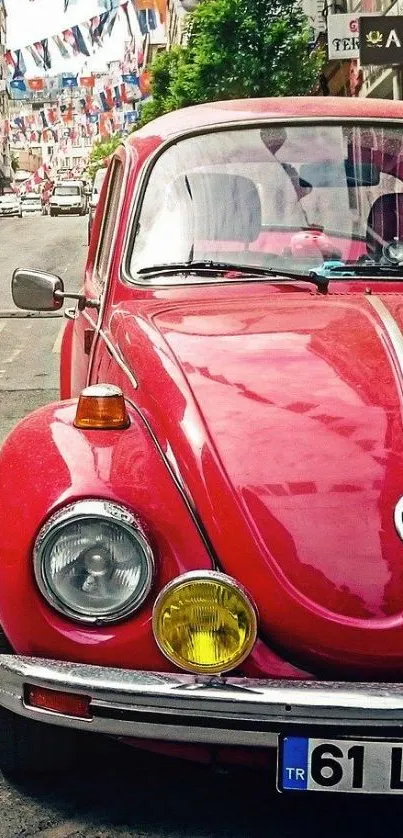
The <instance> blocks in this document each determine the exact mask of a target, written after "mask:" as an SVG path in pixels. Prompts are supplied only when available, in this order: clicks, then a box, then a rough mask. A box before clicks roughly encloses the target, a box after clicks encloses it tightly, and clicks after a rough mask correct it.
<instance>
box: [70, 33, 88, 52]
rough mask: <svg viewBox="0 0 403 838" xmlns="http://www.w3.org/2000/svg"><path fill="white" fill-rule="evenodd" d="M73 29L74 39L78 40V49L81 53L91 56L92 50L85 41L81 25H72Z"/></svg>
mask: <svg viewBox="0 0 403 838" xmlns="http://www.w3.org/2000/svg"><path fill="white" fill-rule="evenodd" d="M71 31H72V33H73V35H74V40H75V42H76V46H77V50H78V52H80V53H81V55H86V56H88V58H89V57H90V51H89V49H88V47H87V44H86V43H85V41H84V38H83V36H82V33H81V29H80V27H79V26H72V27H71Z"/></svg>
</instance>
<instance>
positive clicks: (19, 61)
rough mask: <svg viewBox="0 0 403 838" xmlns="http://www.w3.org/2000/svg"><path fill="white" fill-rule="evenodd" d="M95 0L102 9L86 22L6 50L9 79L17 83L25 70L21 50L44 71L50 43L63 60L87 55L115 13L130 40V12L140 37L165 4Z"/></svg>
mask: <svg viewBox="0 0 403 838" xmlns="http://www.w3.org/2000/svg"><path fill="white" fill-rule="evenodd" d="M99 3H100V4H101V5H102V8H104V11H102V12H101V13H100V14H99V15H95V16H93V17H91V18H90V19H89V20H88V21H84V22H83V23H81V24H76V25H74V26H71V27H69V28H66V29H64V30H63V31H62V32H59V33H57V34H56V35H52V36H49V37H48V38H43V39H42V40H41V41H36V42H34V43H33V44H27V45H26V46H25V47H23V48H19V49H17V50H15V51H10V50H8V51H6V53H5V59H6V62H7V65H8V67H9V70H10V73H11V76H12V79H13V81H15V82H18V81H20V80H21V79H24V77H25V75H26V73H27V70H26V64H25V60H24V55H23V53H24V50H25V51H26V53H27V55H29V56H30V58H31V59H32V61H33V62H34V64H35V67H37V68H38V69H41V70H44V71H45V72H47V71H48V70H50V69H51V68H52V54H51V46H52V49H57V53H58V55H59V56H60V57H61V58H63V59H66V60H67V59H69V58H72V57H77V56H80V55H82V56H83V57H85V58H91V55H92V54H93V53H94V51H96V50H97V49H99V48H101V47H102V46H103V43H104V39H105V37H110V36H111V35H112V32H113V30H114V27H115V24H116V21H117V19H118V15H119V14H121V15H122V17H123V19H124V20H125V24H126V27H127V31H128V37H129V38H130V41H134V40H135V39H136V36H135V33H134V28H133V21H132V18H131V14H133V13H134V15H135V19H136V20H137V25H138V31H139V33H140V35H141V36H142V37H144V36H145V35H147V34H148V33H150V32H152V31H153V30H155V29H156V28H157V26H158V23H159V21H160V22H161V21H162V17H163V16H164V13H165V12H164V9H165V7H166V0H131V1H130V2H129V0H99ZM130 12H131V13H130ZM157 14H158V17H159V21H158V18H157ZM15 88H16V89H17V88H18V89H21V90H23V86H22V85H17V84H15Z"/></svg>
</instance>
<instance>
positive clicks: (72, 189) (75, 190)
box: [53, 186, 80, 197]
mask: <svg viewBox="0 0 403 838" xmlns="http://www.w3.org/2000/svg"><path fill="white" fill-rule="evenodd" d="M53 194H54V195H62V196H63V197H65V196H67V195H79V194H80V187H79V186H56V188H55V191H54V193H53Z"/></svg>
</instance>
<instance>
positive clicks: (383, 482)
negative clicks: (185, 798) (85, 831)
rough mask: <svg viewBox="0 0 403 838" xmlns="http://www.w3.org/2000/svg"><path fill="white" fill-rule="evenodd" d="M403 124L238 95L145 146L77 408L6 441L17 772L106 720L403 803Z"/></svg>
mask: <svg viewBox="0 0 403 838" xmlns="http://www.w3.org/2000/svg"><path fill="white" fill-rule="evenodd" d="M402 127H403V117H402V112H401V104H400V102H393V101H379V100H378V101H377V100H373V99H332V98H330V97H319V98H295V99H293V98H289V99H280V98H278V99H268V100H254V101H235V102H224V103H217V102H215V103H214V104H212V105H202V106H199V107H196V108H188V109H186V110H184V111H182V112H181V111H178V112H176V113H174V114H170V115H167V116H165V117H163V118H161V119H159V120H157V121H155V122H153V123H150V124H149V125H147V126H145V127H143V128H142V129H140V130H139V131H136V133H135V134H133V135H132V136H131V137H130V138H129V139H128V141H127V143H126V144H125V145H124V146H121V147H120V148H119V149H117V150H116V152H115V154H114V157H113V160H112V162H111V164H110V165H109V168H108V173H107V180H106V182H105V185H104V188H103V189H102V195H101V202H100V204H99V207H98V211H97V214H96V218H95V222H94V228H93V234H92V236H91V243H90V248H89V255H88V263H87V268H86V272H85V279H84V285H83V289H82V293H81V294H80V295H79V299H78V300H76V309H75V312H74V313H73V314H72V311H71V310H69V312H68V320H67V323H66V329H65V332H64V338H63V345H62V352H61V391H60V398H61V400H60V401H59V402H57V403H53V404H50V405H48V406H45V407H41V408H40V409H39V410H37V411H36V412H35V413H33V414H31V415H30V416H28V417H27V418H26V419H24V420H23V421H22V422H20V423H19V425H18V426H17V427H16V429H15V430H14V431H13V432H12V433H11V435H9V436H8V438H7V440H6V442H5V443H4V445H3V448H2V450H1V453H0V512H1V521H2V527H1V529H0V623H1V626H2V629H3V632H4V642H3V649H4V653H5V654H4V655H2V656H0V705H1V706H2V708H3V710H2V714H1V717H0V739H1V743H2V745H1V748H0V766H1V767H2V768H3V769H5V770H6V771H7V770H8V771H10V770H18V769H20V770H23V769H25V770H28V769H31V770H37V769H40V768H43V767H44V765H46V767H47V768H49V766H50V765H53V767H54V768H55V767H57V764H59V766H60V764H62V763H63V761H64V760H67V758H68V757H71V756H72V751H73V749H74V748H75V747H76V745H77V743H76V740H75V739H74V737H73V734H74V733H77V734H78V733H79V732H85V731H87V732H88V731H92V732H96V733H104V734H108V735H113V736H118V737H123V738H124V739H125V740H126V741H127V740H131V741H132V743H133V744H136V742H140V746H141V747H143V748H144V747H147V743H148V744H150V742H151V741H154V747H157V746H156V745H155V741H157V742H158V743H159V744H158V748H160V749H161V750H163V749H165V751H166V752H169V750H170V748H173V747H174V748H175V753H176V754H178V753H183V754H188V755H190V756H191V757H192V758H193V757H195V756H196V757H197V758H203V759H207V758H208V757H209V756H211V755H214V758H215V759H216V760H218V761H219V760H224V759H226V760H229V759H230V758H232V759H235V753H234V749H236V748H241V750H242V758H243V759H244V760H245V759H246V757H247V758H248V759H249V760H250V762H251V763H253V762H254V761H255V762H256V764H263V763H264V762H265V761H266V759H268V758H269V756H270V755H273V754H277V759H278V781H277V782H278V787H279V789H281V790H282V791H289V790H291V791H295V790H297V791H299V792H303V791H307V790H314V791H322V792H329V793H330V792H338V791H344V792H352V793H358V792H371V793H382V794H383V793H386V794H395V793H396V794H397V793H401V792H402V789H403V780H402V774H401V772H402V753H403V736H402V725H403V619H402V607H403V605H402V602H403V601H402V567H403V476H402V468H401V452H402V449H403V426H402V415H403V384H402V382H403V334H402V329H403V285H402V282H403V171H402V163H401V161H402V145H403V132H402ZM12 290H13V298H14V301H15V303H16V305H17V306H19V307H20V308H22V309H30V310H41V311H50V310H55V309H59V308H60V307H61V306H62V305H63V302H64V300H68V299H69V297H70V296H71V295H70V294H68V293H66V292H65V291H64V287H63V282H62V280H61V279H60V278H59V277H56V276H53V275H49V274H46V273H41V272H36V271H33V270H27V269H18V270H16V272H15V274H14V277H13V284H12ZM27 603H29V608H28V607H27ZM63 736H64V738H63ZM60 737H62V738H60ZM188 748H189V749H190V750H188Z"/></svg>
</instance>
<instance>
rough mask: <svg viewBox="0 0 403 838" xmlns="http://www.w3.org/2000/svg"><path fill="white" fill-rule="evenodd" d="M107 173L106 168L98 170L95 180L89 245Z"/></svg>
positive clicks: (90, 208) (89, 224)
mask: <svg viewBox="0 0 403 838" xmlns="http://www.w3.org/2000/svg"><path fill="white" fill-rule="evenodd" d="M106 172H107V169H106V167H104V168H102V169H98V171H97V173H96V175H95V178H94V183H93V187H92V193H91V197H90V201H89V213H88V244H89V242H90V238H91V230H92V225H93V223H94V218H95V211H96V208H97V206H98V202H99V198H100V195H101V189H102V184H103V182H104V180H105V176H106Z"/></svg>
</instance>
